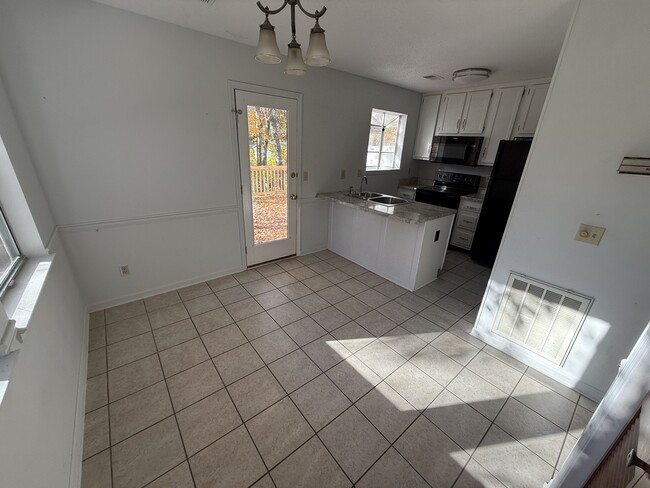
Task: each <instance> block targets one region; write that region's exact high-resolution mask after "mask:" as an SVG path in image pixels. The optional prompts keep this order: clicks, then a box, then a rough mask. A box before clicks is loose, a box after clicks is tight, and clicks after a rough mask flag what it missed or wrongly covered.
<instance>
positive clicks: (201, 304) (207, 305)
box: [185, 294, 221, 317]
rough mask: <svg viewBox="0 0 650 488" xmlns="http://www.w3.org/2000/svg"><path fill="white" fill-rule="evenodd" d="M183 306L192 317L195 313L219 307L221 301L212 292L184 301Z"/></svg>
mask: <svg viewBox="0 0 650 488" xmlns="http://www.w3.org/2000/svg"><path fill="white" fill-rule="evenodd" d="M185 308H186V309H187V311H188V312H189V314H190V316H192V317H194V316H195V315H201V314H202V313H206V312H209V311H210V310H215V309H217V308H221V302H220V301H219V299H218V298H217V297H216V296H215V295H213V294H210V295H203V296H201V297H197V298H193V299H192V300H188V301H186V302H185Z"/></svg>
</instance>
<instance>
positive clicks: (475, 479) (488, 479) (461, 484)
mask: <svg viewBox="0 0 650 488" xmlns="http://www.w3.org/2000/svg"><path fill="white" fill-rule="evenodd" d="M454 488H506V486H505V485H504V484H503V483H501V482H500V481H499V480H498V479H496V478H495V477H494V476H492V475H491V474H490V472H489V471H488V470H487V469H485V468H484V467H483V466H481V465H480V464H479V463H477V462H476V461H474V460H473V459H470V461H469V463H467V466H465V469H464V470H463V472H462V474H461V475H460V478H458V481H457V482H456V484H455V485H454Z"/></svg>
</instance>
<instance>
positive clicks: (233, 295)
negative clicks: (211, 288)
mask: <svg viewBox="0 0 650 488" xmlns="http://www.w3.org/2000/svg"><path fill="white" fill-rule="evenodd" d="M215 294H216V295H217V298H218V299H219V301H220V302H221V303H223V304H224V306H227V305H231V304H233V303H237V302H240V301H242V300H246V299H247V298H250V296H251V295H250V293H248V292H247V291H246V289H245V288H244V287H243V286H241V285H237V286H233V287H232V288H227V289H225V290H221V291H217V292H215Z"/></svg>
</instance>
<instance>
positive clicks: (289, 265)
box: [278, 258, 303, 271]
mask: <svg viewBox="0 0 650 488" xmlns="http://www.w3.org/2000/svg"><path fill="white" fill-rule="evenodd" d="M278 266H280V267H281V268H282V269H284V270H285V271H289V270H290V269H296V268H300V267H301V266H303V264H302V263H301V262H300V261H298V260H297V259H296V258H289V259H284V260H282V261H279V262H278Z"/></svg>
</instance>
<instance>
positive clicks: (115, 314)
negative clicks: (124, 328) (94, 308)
mask: <svg viewBox="0 0 650 488" xmlns="http://www.w3.org/2000/svg"><path fill="white" fill-rule="evenodd" d="M145 312H146V310H145V308H144V302H143V301H142V300H136V301H135V302H129V303H125V304H124V305H118V306H117V307H111V308H108V309H106V310H105V311H104V313H105V316H106V325H108V324H112V323H113V322H118V321H120V320H124V319H128V318H131V317H135V316H136V315H142V314H143V313H145Z"/></svg>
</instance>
